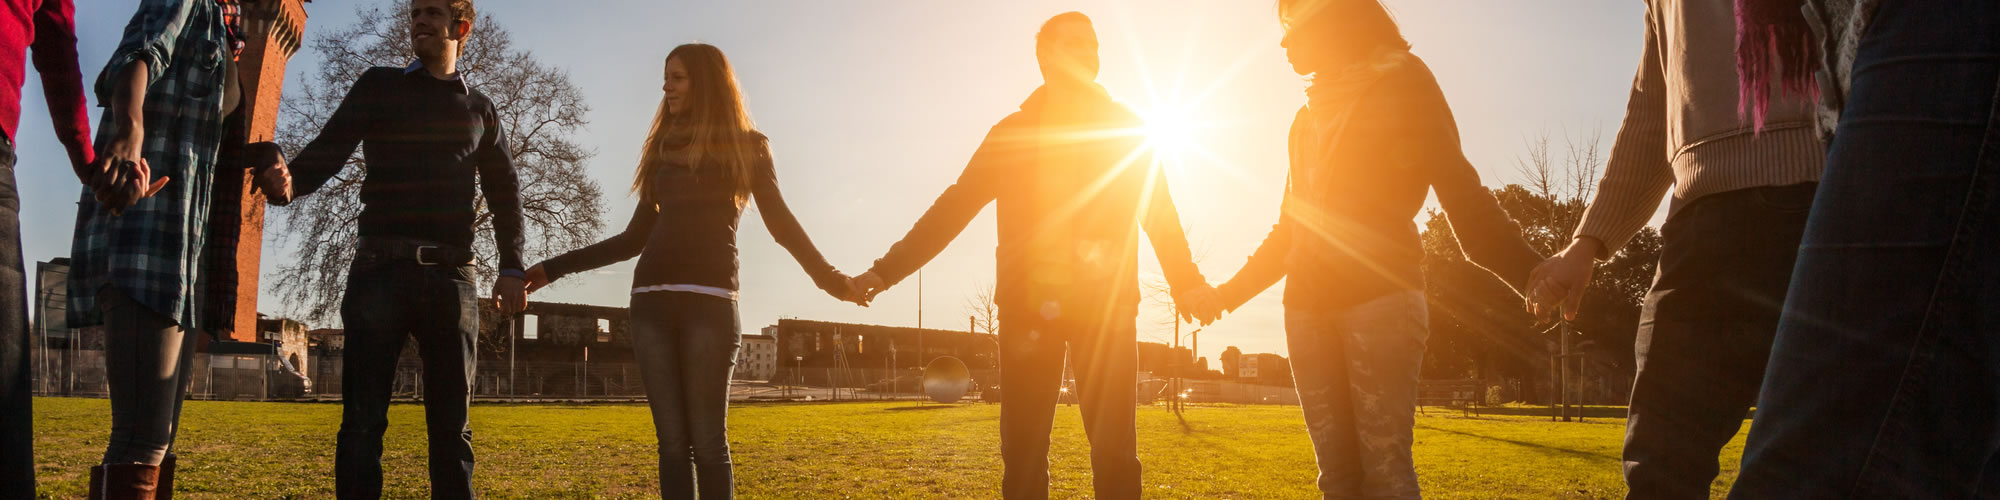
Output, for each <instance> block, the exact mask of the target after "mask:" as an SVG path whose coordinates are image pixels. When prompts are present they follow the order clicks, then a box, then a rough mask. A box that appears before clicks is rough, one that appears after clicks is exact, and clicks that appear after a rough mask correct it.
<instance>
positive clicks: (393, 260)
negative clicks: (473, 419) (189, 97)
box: [251, 0, 526, 499]
mask: <svg viewBox="0 0 2000 500" xmlns="http://www.w3.org/2000/svg"><path fill="white" fill-rule="evenodd" d="M409 9H410V23H409V29H410V45H411V47H412V48H413V49H415V51H416V56H417V60H416V62H413V63H411V64H410V65H409V66H407V67H402V68H394V67H378V68H373V69H369V70H368V71H366V72H363V73H362V74H361V76H360V77H359V78H357V79H356V80H355V82H354V86H353V87H352V88H350V89H349V90H348V91H347V96H346V98H345V99H343V100H342V101H341V103H340V106H339V107H338V108H336V109H335V110H334V112H333V115H332V116H330V117H328V118H327V121H326V124H325V125H324V126H322V127H321V128H320V132H319V136H318V137H314V138H313V140H312V142H310V143H308V144H306V147H305V149H304V150H301V151H300V152H299V153H298V155H297V156H296V157H294V158H293V159H292V161H291V163H290V164H289V165H286V164H283V163H282V162H280V161H279V160H281V159H282V158H281V157H278V156H277V155H276V154H275V153H274V152H272V151H275V147H274V146H272V145H270V144H268V143H266V144H262V145H261V146H263V147H262V148H258V149H261V150H262V151H263V153H261V156H262V158H260V159H261V160H262V161H264V162H266V163H265V165H260V167H266V168H262V170H261V173H260V174H259V176H258V183H259V185H260V186H261V188H262V189H263V190H264V191H265V192H266V193H267V196H269V199H270V200H271V201H272V202H273V203H278V204H283V203H287V202H289V201H290V199H291V198H292V197H294V196H303V195H306V194H310V193H312V192H313V191H314V190H317V189H319V188H320V187H321V186H323V185H324V184H325V183H326V182H327V181H328V180H329V179H332V178H333V176H334V175H335V174H337V173H339V172H340V169H341V168H342V167H343V166H345V165H346V164H347V160H348V157H349V156H350V155H352V154H354V149H355V147H357V146H359V145H362V144H364V143H365V147H363V149H362V155H363V157H364V158H365V159H366V163H367V168H368V175H367V176H366V178H365V179H364V180H363V181H362V184H361V202H362V204H363V207H362V209H361V216H360V218H359V219H360V220H359V222H358V224H359V226H360V227H359V228H357V229H358V231H357V233H358V234H359V236H360V239H359V241H358V242H357V243H356V246H355V251H354V263H353V267H351V268H349V269H348V272H347V292H346V296H345V297H343V299H342V302H341V311H340V319H341V322H342V324H343V325H344V326H345V327H346V329H347V355H346V357H345V358H344V359H343V360H342V363H343V364H342V370H343V372H342V373H341V387H342V391H344V394H343V395H342V398H341V409H342V411H341V418H340V435H339V440H338V444H337V448H336V450H335V454H334V480H335V487H334V493H335V494H336V495H337V496H338V497H340V498H343V499H354V498H361V499H372V498H378V497H380V496H381V495H382V462H381V458H382V433H383V431H384V430H386V429H387V428H388V425H389V421H388V411H389V399H390V395H391V394H390V393H391V391H392V390H393V385H394V383H395V381H396V358H397V357H398V356H399V355H400V354H401V353H402V352H403V345H404V343H405V342H408V341H409V340H411V339H414V340H415V341H416V343H417V353H418V354H419V355H420V356H421V357H422V359H423V388H424V394H423V399H424V417H425V418H424V423H425V426H426V427H427V428H428V430H429V440H428V441H429V445H430V481H431V497H432V498H472V496H473V494H472V472H473V453H472V429H471V426H470V425H469V424H468V423H467V421H466V406H467V405H468V404H469V403H470V402H471V394H470V387H471V384H472V376H473V369H474V363H475V362H476V361H477V359H478V358H477V356H476V353H475V351H474V350H475V348H476V346H477V345H478V334H479V301H480V300H481V295H480V293H479V292H478V290H477V289H476V286H477V285H476V283H477V279H476V277H475V270H474V265H473V254H472V244H473V230H474V229H475V226H474V224H475V221H476V216H475V213H476V210H477V208H478V207H476V206H474V203H475V200H476V199H478V198H477V195H480V194H483V195H485V199H486V205H487V208H488V209H489V210H490V211H491V212H492V215H493V217H492V219H493V234H494V238H493V239H494V241H495V242H496V243H497V246H498V254H499V260H500V261H499V263H498V264H499V266H498V267H499V269H500V277H499V278H498V279H497V280H495V282H494V295H496V296H497V297H498V298H499V300H500V306H501V310H502V311H503V312H505V313H508V314H511V313H513V312H517V311H519V310H521V309H522V308H523V307H524V306H525V305H526V295H525V293H524V290H523V288H522V287H523V281H522V278H523V277H524V276H525V275H524V274H523V271H522V270H521V246H522V236H521V225H522V215H521V201H520V186H519V180H518V178H517V177H516V176H515V172H514V162H513V159H512V157H511V156H510V155H511V151H510V150H509V149H508V148H507V139H506V134H505V132H504V131H503V130H502V129H501V123H500V120H499V117H498V116H497V114H496V112H495V110H494V106H493V102H492V101H491V100H489V99H487V97H486V96H485V95H484V94H481V93H479V90H478V89H474V88H472V87H471V86H469V85H467V84H466V83H465V80H464V79H463V77H462V75H460V74H459V72H458V57H459V54H460V52H461V51H462V50H463V48H464V43H465V42H466V40H467V38H468V37H469V36H470V35H471V33H472V28H473V24H472V22H473V20H474V19H476V18H477V16H476V15H475V13H474V11H473V5H472V2H471V1H470V0H415V1H413V2H410V3H409ZM251 154H252V155H253V158H257V157H258V156H259V155H260V153H259V152H258V151H256V150H253V151H251ZM293 175H296V176H297V177H296V179H294V178H293V177H292V176H293ZM475 179H476V180H475ZM475 189H477V192H475Z"/></svg>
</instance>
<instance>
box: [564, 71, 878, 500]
mask: <svg viewBox="0 0 2000 500" xmlns="http://www.w3.org/2000/svg"><path fill="white" fill-rule="evenodd" d="M665 79H666V81H665V84H664V85H663V86H662V88H661V90H662V91H664V92H665V94H666V95H665V96H664V97H663V98H662V99H661V100H660V110H659V111H658V112H656V113H655V114H654V115H653V128H652V133H650V134H649V135H648V136H647V137H646V149H645V151H644V152H642V153H641V154H640V160H639V171H638V173H636V174H634V175H633V176H632V177H633V180H632V190H633V191H635V192H637V193H638V194H639V204H638V206H637V207H635V208H634V209H633V211H632V221H631V222H630V223H628V224H627V225H626V226H625V231H623V232H620V233H618V234H617V235H615V236H612V237H610V238H608V239H605V240H604V241H602V242H599V243H597V244H595V245H591V246H588V247H584V248H580V249H577V250H576V251H573V252H569V253H566V254H562V255H558V256H555V257H551V258H549V260H547V261H543V262H542V263H540V264H536V265H535V266H534V267H531V268H528V290H529V291H531V292H532V291H534V290H536V289H538V288H541V287H542V286H543V285H547V284H548V283H549V282H550V281H553V280H556V279H561V278H562V277H564V276H568V275H571V274H575V273H580V272H585V271H589V270H592V269H597V268H600V267H604V266H608V265H611V264H614V263H617V262H620V261H624V260H626V259H630V258H632V257H635V256H636V257H639V267H638V268H636V269H635V270H634V271H633V273H632V292H631V293H632V309H631V311H632V323H631V324H632V353H633V356H634V357H635V359H636V360H637V361H638V364H639V375H640V377H641V378H642V379H643V381H644V382H645V386H646V402H647V404H648V405H649V406H651V407H652V410H653V433H654V435H655V436H657V437H658V438H659V446H660V496H661V497H663V498H694V497H695V496H696V493H699V496H700V497H701V498H702V499H703V500H709V499H720V498H730V497H732V496H734V495H735V491H734V490H735V482H734V477H735V475H734V472H733V471H731V470H730V469H731V466H730V461H729V435H728V430H727V429H726V428H725V426H724V424H725V423H726V420H727V419H728V416H729V379H730V374H731V373H732V372H733V369H734V367H735V364H736V351H737V349H738V348H740V347H741V346H742V341H743V335H742V331H743V330H742V328H741V327H740V326H741V325H740V323H739V321H738V320H737V315H736V297H737V295H736V291H737V285H738V283H737V280H736V273H737V265H738V264H737V257H736V230H737V227H738V223H739V222H740V221H741V220H742V218H743V209H744V208H745V206H746V205H747V203H748V202H749V201H751V199H752V198H755V199H756V202H757V207H758V212H759V213H761V214H762V215H763V217H764V227H765V228H766V229H769V230H770V231H771V237H772V238H774V239H776V240H778V244H779V245H782V246H784V247H785V249H786V250H788V251H790V252H791V253H792V257H793V258H794V259H797V260H798V262H799V266H800V267H803V268H805V270H806V274H808V275H811V276H812V280H813V283H814V284H817V285H818V286H819V287H820V289H822V290H825V291H826V292H827V293H828V294H831V295H833V296H834V297H835V298H841V299H844V300H853V301H856V302H860V299H859V298H858V295H857V294H855V293H852V292H850V291H849V289H848V283H847V276H846V275H842V274H840V272H838V271H835V270H834V269H833V266H832V265H829V264H827V263H826V258H825V257H822V256H821V255H820V253H819V249H817V248H814V247H813V244H812V239H810V238H808V237H807V236H806V231H805V228H803V227H800V226H799V220H798V219H797V218H796V217H793V216H792V209H791V208H790V207H787V206H786V205H785V198H784V196H783V195H782V194H780V193H779V191H778V174H777V170H776V167H775V166H774V165H773V164H772V161H771V146H770V140H769V139H767V138H765V137H764V134H763V133H761V132H758V131H757V129H756V128H755V126H754V125H753V124H752V123H751V120H750V112H749V110H748V109H746V108H745V107H744V105H743V91H742V89H741V88H739V87H738V86H737V83H736V71H735V70H734V69H732V68H731V67H730V65H729V59H728V58H726V57H723V55H722V51H721V50H720V49H717V48H715V47H714V46H711V45H705V44H688V45H682V46H679V47H675V48H674V50H673V52H670V53H668V54H667V62H666V72H665Z"/></svg>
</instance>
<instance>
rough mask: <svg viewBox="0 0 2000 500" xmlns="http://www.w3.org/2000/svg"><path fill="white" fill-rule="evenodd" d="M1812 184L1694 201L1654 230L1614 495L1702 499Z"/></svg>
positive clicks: (1741, 401) (1741, 404)
mask: <svg viewBox="0 0 2000 500" xmlns="http://www.w3.org/2000/svg"><path fill="white" fill-rule="evenodd" d="M1816 187H1817V186H1816V185H1815V184H1810V183H1808V184H1797V185H1791V186H1773V187H1758V188H1749V189H1739V190H1735V191H1729V192H1724V193H1716V194H1712V195H1708V196H1704V197H1701V198H1700V199H1697V200H1695V201H1694V202H1693V203H1690V204H1688V205H1687V206H1685V207H1681V209H1680V210H1679V211H1678V212H1677V213H1675V214H1674V217H1673V218H1672V219H1670V220H1668V221H1667V224H1666V227H1664V228H1662V229H1661V235H1662V236H1663V240H1664V242H1663V244H1662V245H1661V247H1660V265H1659V271H1658V273H1657V274H1656V275H1655V276H1654V278H1653V289H1652V291H1651V292H1649V293H1647V294H1646V299H1645V305H1644V308H1643V309H1641V311H1640V313H1639V331H1638V338H1637V339H1636V342H1635V344H1636V345H1635V349H1634V354H1636V359H1637V361H1638V365H1639V369H1638V372H1637V373H1636V374H1635V375H1634V376H1633V381H1632V406H1631V410H1630V413H1629V414H1627V416H1626V426H1625V482H1626V484H1627V485H1628V486H1630V493H1628V494H1627V495H1626V498H1634V499H1639V498H1678V499H1692V498H1700V499H1706V498H1708V497H1709V491H1708V490H1709V484H1710V483H1711V482H1714V481H1715V476H1716V473H1717V472H1718V466H1717V461H1718V458H1717V455H1719V454H1721V452H1722V447H1723V445H1725V444H1728V443H1729V440H1730V439H1731V438H1734V437H1736V432H1737V431H1738V430H1740V429H1742V427H1743V418H1744V417H1745V416H1746V415H1747V414H1748V412H1749V410H1750V406H1751V404H1753V403H1755V402H1756V399H1757V385H1758V383H1760V382H1762V381H1763V379H1764V361H1765V359H1766V358H1768V357H1769V356H1770V353H1771V337H1772V336H1773V335H1774V334H1775V333H1776V332H1777V330H1778V315H1779V313H1780V312H1781V311H1782V306H1783V304H1784V302H1785V287H1786V286H1788V285H1790V284H1791V279H1792V265H1793V263H1794V261H1796V260H1797V257H1798V248H1799V238H1800V236H1801V235H1802V234H1803V233H1804V232H1805V226H1806V213H1807V212H1808V211H1809V210H1811V209H1812V201H1813V190H1814V189H1815V188H1816Z"/></svg>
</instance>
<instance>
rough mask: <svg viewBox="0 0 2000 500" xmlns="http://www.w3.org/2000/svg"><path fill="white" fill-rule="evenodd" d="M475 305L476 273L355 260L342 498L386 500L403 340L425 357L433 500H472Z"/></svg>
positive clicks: (346, 318) (350, 281)
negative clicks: (385, 435) (393, 396)
mask: <svg viewBox="0 0 2000 500" xmlns="http://www.w3.org/2000/svg"><path fill="white" fill-rule="evenodd" d="M478 301H479V292H478V290H477V286H476V285H475V284H474V281H473V269H472V267H471V266H451V265H435V266H426V265H421V264H418V263H417V262H416V261H414V260H408V259H391V258H387V257H380V256H374V255H369V254H367V253H365V252H363V253H361V254H360V255H357V256H356V257H355V259H354V267H353V268H351V269H349V270H348V274H347V296H346V298H345V299H344V301H343V302H342V303H341V311H340V318H341V321H342V322H343V323H344V326H345V327H346V328H347V335H346V337H347V348H346V353H345V359H343V360H342V362H343V364H342V369H343V370H345V371H344V372H343V373H342V375H341V386H342V387H341V390H342V391H343V394H342V401H341V402H342V408H341V410H342V411H341V416H340V438H339V444H338V448H337V450H336V452H335V458H334V475H335V483H334V484H335V489H334V491H335V494H336V495H337V496H339V497H340V498H342V499H357V498H358V499H374V498H380V497H381V496H382V432H383V431H385V430H387V429H388V427H389V397H390V393H391V391H392V390H393V389H394V387H393V386H394V384H395V381H396V359H397V356H399V355H400V354H402V352H403V343H404V341H405V340H406V339H411V338H414V339H416V342H417V353H418V354H419V355H421V356H422V358H423V400H424V423H425V425H426V426H427V427H428V428H429V431H430V432H429V436H430V439H429V441H430V479H431V498H451V499H458V498H472V462H473V460H472V428H471V426H470V425H469V424H468V423H467V422H466V406H467V405H468V404H469V403H471V395H470V388H471V385H472V384H471V382H472V373H473V366H474V362H475V361H476V360H477V358H476V357H475V351H474V349H475V346H477V345H478V340H479V339H478V335H479V309H478Z"/></svg>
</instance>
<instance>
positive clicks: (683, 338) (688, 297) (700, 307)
mask: <svg viewBox="0 0 2000 500" xmlns="http://www.w3.org/2000/svg"><path fill="white" fill-rule="evenodd" d="M742 340H743V336H742V333H741V330H740V329H738V326H737V319H736V301H734V300H730V299H725V298H722V297H716V296H711V295H703V294H699V293H690V292H651V293H642V294H638V295H633V296H632V355H633V356H634V357H635V358H636V359H637V360H638V361H639V375H640V376H641V377H643V378H644V380H645V383H646V402H647V404H648V405H650V406H651V407H652V410H653V432H654V434H655V435H656V436H657V437H658V438H659V444H660V497H661V498H695V497H696V493H697V491H699V493H700V497H701V499H702V500H726V499H728V498H731V497H732V496H733V495H734V494H735V493H734V489H735V480H734V479H733V476H732V473H731V471H730V464H729V434H728V432H727V429H726V428H725V423H726V422H727V421H728V419H729V375H730V373H731V372H732V371H734V369H735V367H736V350H737V348H738V347H739V346H740V345H741V344H742Z"/></svg>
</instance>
